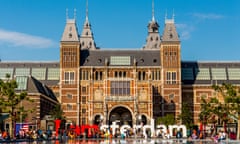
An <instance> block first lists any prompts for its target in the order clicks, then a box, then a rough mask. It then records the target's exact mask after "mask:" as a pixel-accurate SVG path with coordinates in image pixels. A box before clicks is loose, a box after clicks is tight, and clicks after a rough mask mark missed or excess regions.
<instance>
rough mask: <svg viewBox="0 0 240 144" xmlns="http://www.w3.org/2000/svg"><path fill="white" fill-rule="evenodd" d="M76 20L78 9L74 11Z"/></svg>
mask: <svg viewBox="0 0 240 144" xmlns="http://www.w3.org/2000/svg"><path fill="white" fill-rule="evenodd" d="M74 19H75V20H76V19H77V9H74Z"/></svg>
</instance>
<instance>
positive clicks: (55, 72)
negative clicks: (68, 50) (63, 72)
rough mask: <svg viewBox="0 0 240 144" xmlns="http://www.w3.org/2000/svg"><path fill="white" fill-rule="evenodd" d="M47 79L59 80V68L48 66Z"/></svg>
mask: <svg viewBox="0 0 240 144" xmlns="http://www.w3.org/2000/svg"><path fill="white" fill-rule="evenodd" d="M47 79H48V80H59V79H60V70H59V68H48V78H47Z"/></svg>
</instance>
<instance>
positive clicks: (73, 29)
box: [60, 16, 80, 124]
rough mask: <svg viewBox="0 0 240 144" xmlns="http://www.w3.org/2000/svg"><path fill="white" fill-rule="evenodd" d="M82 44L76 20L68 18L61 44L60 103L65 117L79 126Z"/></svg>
mask: <svg viewBox="0 0 240 144" xmlns="http://www.w3.org/2000/svg"><path fill="white" fill-rule="evenodd" d="M79 66H80V43H79V35H78V29H77V23H76V19H75V18H74V19H69V18H68V16H67V19H66V25H65V29H64V32H63V34H62V38H61V42H60V96H61V98H60V101H61V105H62V109H63V112H64V114H65V117H67V118H68V120H71V121H72V122H75V123H76V124H79Z"/></svg>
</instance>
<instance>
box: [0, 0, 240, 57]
mask: <svg viewBox="0 0 240 144" xmlns="http://www.w3.org/2000/svg"><path fill="white" fill-rule="evenodd" d="M88 4H89V7H88V9H89V20H90V23H91V25H92V30H93V33H94V38H95V42H96V45H97V46H98V47H100V48H116V49H122V48H124V49H126V48H127V49H137V48H139V49H140V48H141V47H142V46H143V45H144V44H145V40H146V37H147V24H148V22H149V21H150V20H151V17H152V0H89V2H88ZM74 8H76V11H77V12H76V18H77V23H78V30H79V33H80V34H81V32H82V27H83V22H84V20H85V14H86V13H85V12H86V0H1V1H0V59H1V60H2V61H59V41H60V39H61V36H62V33H63V30H64V26H65V22H66V9H68V13H69V17H70V18H73V17H74ZM154 10H155V19H156V20H157V21H158V23H159V25H160V34H162V32H163V28H164V17H165V15H166V13H167V17H168V18H171V17H172V14H173V11H174V14H175V23H176V26H177V31H178V33H179V35H180V39H181V50H182V53H181V55H182V60H184V61H195V60H198V61H240V0H155V1H154Z"/></svg>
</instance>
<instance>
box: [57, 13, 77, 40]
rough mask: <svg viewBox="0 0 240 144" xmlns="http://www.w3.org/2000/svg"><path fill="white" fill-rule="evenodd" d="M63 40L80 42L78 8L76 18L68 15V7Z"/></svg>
mask: <svg viewBox="0 0 240 144" xmlns="http://www.w3.org/2000/svg"><path fill="white" fill-rule="evenodd" d="M61 41H62V42H66V41H68V42H79V36H78V28H77V22H76V10H75V9H74V18H71V19H70V18H69V17H68V9H66V25H65V28H64V31H63V34H62V38H61Z"/></svg>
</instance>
